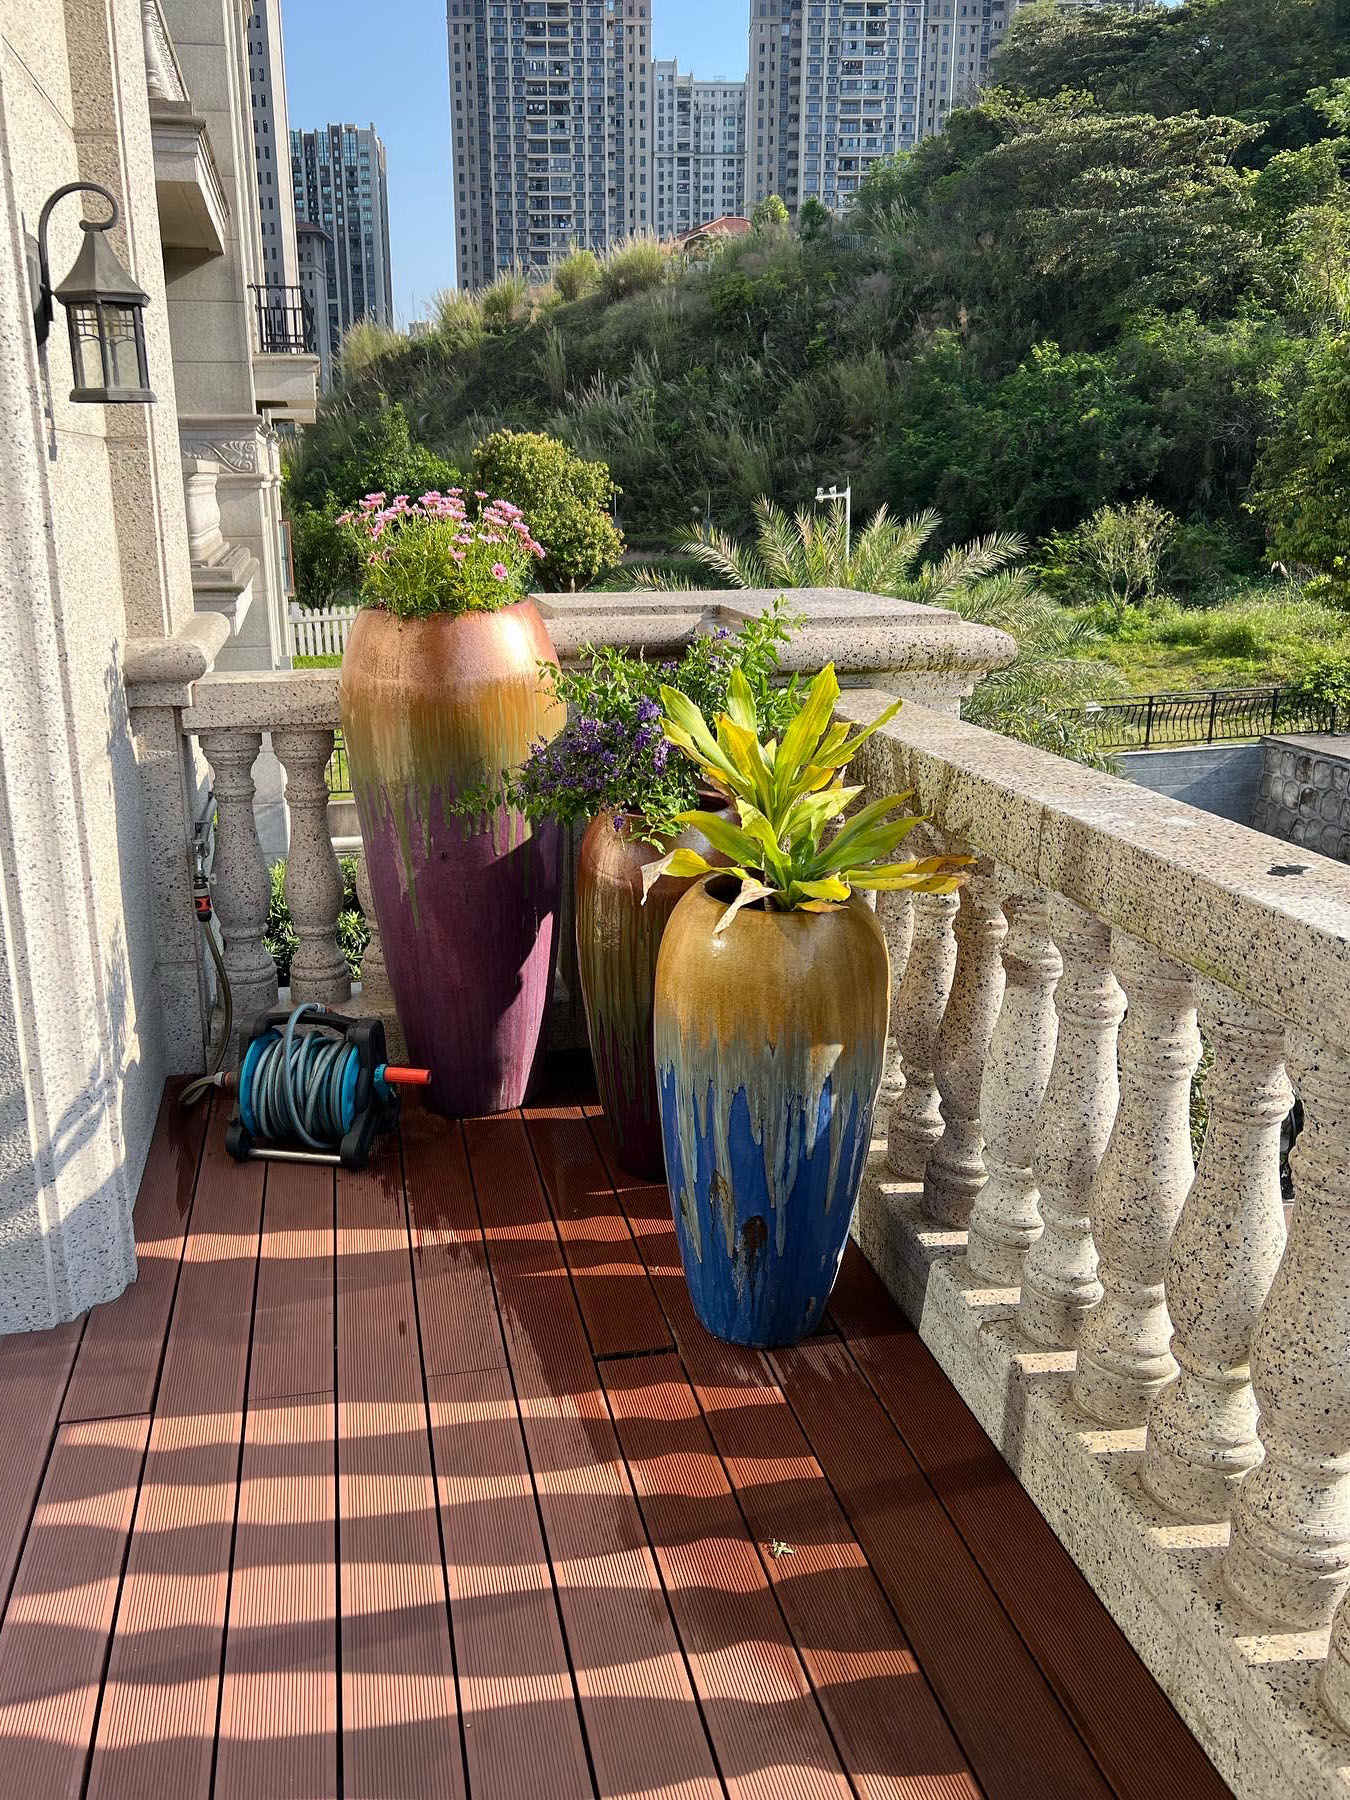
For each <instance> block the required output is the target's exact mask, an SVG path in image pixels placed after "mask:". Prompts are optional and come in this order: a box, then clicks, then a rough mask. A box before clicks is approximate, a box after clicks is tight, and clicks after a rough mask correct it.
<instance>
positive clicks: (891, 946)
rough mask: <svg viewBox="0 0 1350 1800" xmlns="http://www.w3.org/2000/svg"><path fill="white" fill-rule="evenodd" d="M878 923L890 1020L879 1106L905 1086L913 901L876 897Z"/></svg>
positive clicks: (906, 897)
mask: <svg viewBox="0 0 1350 1800" xmlns="http://www.w3.org/2000/svg"><path fill="white" fill-rule="evenodd" d="M877 921H878V923H879V924H880V926H881V931H882V936H883V937H884V938H885V939H886V951H887V954H888V955H889V957H890V959H891V1021H890V1032H889V1035H888V1036H887V1039H886V1067H885V1070H884V1072H883V1074H882V1077H881V1094H880V1099H881V1104H882V1105H883V1106H894V1104H895V1102H896V1100H897V1099H898V1098H899V1095H900V1093H901V1090H902V1089H903V1088H904V1085H905V1070H904V1058H903V1057H902V1055H901V1053H900V1018H901V993H902V990H903V984H904V979H905V970H906V968H907V966H908V964H909V953H910V949H911V947H912V946H913V943H914V901H913V898H912V896H911V895H909V894H905V893H892V894H879V895H878V896H877Z"/></svg>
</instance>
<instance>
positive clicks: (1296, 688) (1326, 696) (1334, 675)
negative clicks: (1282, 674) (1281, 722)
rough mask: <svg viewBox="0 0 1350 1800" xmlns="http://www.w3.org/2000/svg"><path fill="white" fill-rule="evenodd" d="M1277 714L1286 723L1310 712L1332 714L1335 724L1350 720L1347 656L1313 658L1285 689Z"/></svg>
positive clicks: (1349, 666)
mask: <svg viewBox="0 0 1350 1800" xmlns="http://www.w3.org/2000/svg"><path fill="white" fill-rule="evenodd" d="M1281 711H1282V712H1283V713H1284V714H1285V716H1286V718H1288V719H1290V720H1298V719H1302V718H1306V716H1307V715H1308V714H1309V713H1310V712H1314V713H1315V712H1322V713H1325V714H1329V715H1334V716H1335V717H1336V720H1337V723H1338V724H1339V723H1340V722H1341V721H1342V720H1350V656H1347V655H1344V654H1341V655H1339V656H1338V655H1322V656H1316V657H1313V658H1312V659H1311V660H1310V661H1309V663H1308V666H1307V668H1306V669H1305V670H1304V671H1303V673H1302V674H1301V675H1299V676H1297V677H1296V678H1295V679H1294V680H1293V681H1291V682H1290V683H1289V684H1288V686H1287V687H1286V689H1285V691H1284V694H1283V695H1282V697H1281Z"/></svg>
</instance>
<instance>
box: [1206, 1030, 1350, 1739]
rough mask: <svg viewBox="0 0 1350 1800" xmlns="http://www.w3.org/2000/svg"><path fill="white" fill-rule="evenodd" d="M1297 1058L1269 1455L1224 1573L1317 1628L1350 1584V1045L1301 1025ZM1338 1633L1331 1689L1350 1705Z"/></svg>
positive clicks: (1267, 1336) (1266, 1349)
mask: <svg viewBox="0 0 1350 1800" xmlns="http://www.w3.org/2000/svg"><path fill="white" fill-rule="evenodd" d="M1288 1065H1289V1073H1290V1075H1291V1076H1292V1077H1293V1080H1294V1085H1295V1087H1296V1088H1297V1089H1298V1092H1299V1097H1300V1099H1301V1100H1302V1101H1303V1107H1304V1127H1303V1131H1302V1133H1301V1134H1300V1136H1299V1140H1298V1143H1297V1145H1296V1146H1295V1148H1294V1154H1293V1159H1292V1160H1293V1168H1294V1200H1295V1204H1294V1211H1293V1215H1292V1218H1291V1220H1290V1225H1289V1242H1288V1244H1287V1245H1286V1247H1285V1252H1284V1256H1283V1258H1282V1259H1281V1262H1280V1267H1279V1272H1278V1274H1277V1275H1276V1277H1275V1280H1274V1282H1273V1283H1272V1285H1271V1289H1270V1293H1269V1295H1268V1296H1267V1299H1266V1303H1265V1305H1264V1306H1263V1307H1262V1308H1261V1314H1260V1317H1259V1318H1258V1319H1257V1322H1256V1329H1255V1331H1253V1333H1252V1347H1251V1373H1252V1387H1253V1388H1254V1389H1255V1392H1256V1399H1257V1404H1258V1406H1259V1408H1260V1413H1259V1418H1258V1421H1257V1435H1258V1436H1259V1437H1260V1439H1261V1444H1262V1447H1263V1448H1264V1450H1265V1456H1264V1457H1263V1458H1262V1460H1261V1462H1260V1464H1259V1465H1258V1466H1257V1467H1256V1468H1255V1469H1253V1470H1252V1472H1251V1474H1250V1475H1249V1476H1248V1477H1247V1479H1246V1480H1245V1481H1244V1482H1243V1483H1242V1486H1241V1487H1240V1488H1239V1489H1238V1494H1237V1499H1236V1500H1235V1502H1234V1504H1233V1529H1232V1534H1231V1536H1230V1538H1229V1543H1228V1550H1227V1554H1226V1555H1225V1557H1224V1560H1223V1576H1224V1580H1225V1582H1226V1583H1227V1585H1228V1587H1229V1589H1230V1590H1231V1591H1232V1592H1233V1593H1234V1594H1235V1595H1236V1596H1237V1598H1238V1599H1239V1600H1240V1601H1241V1602H1242V1603H1243V1605H1244V1606H1246V1607H1247V1608H1248V1609H1249V1610H1250V1611H1252V1612H1254V1613H1256V1614H1258V1615H1259V1616H1260V1617H1261V1618H1263V1619H1267V1620H1269V1621H1271V1622H1272V1623H1274V1624H1277V1625H1282V1626H1286V1627H1289V1628H1292V1629H1294V1630H1310V1629H1312V1628H1314V1627H1318V1626H1323V1625H1326V1624H1327V1623H1328V1621H1329V1620H1330V1619H1331V1616H1332V1614H1333V1612H1334V1611H1335V1609H1336V1603H1337V1601H1338V1600H1339V1599H1340V1597H1341V1595H1342V1593H1343V1592H1344V1591H1345V1588H1346V1585H1347V1583H1350V1158H1347V1155H1346V1140H1347V1133H1348V1132H1350V1057H1347V1056H1346V1055H1344V1054H1343V1053H1342V1052H1340V1051H1336V1050H1330V1049H1324V1048H1322V1047H1321V1046H1320V1045H1318V1044H1317V1043H1316V1042H1314V1041H1313V1040H1312V1039H1310V1038H1309V1037H1307V1036H1306V1035H1305V1034H1304V1033H1302V1032H1290V1034H1289V1045H1288ZM1338 1624H1339V1621H1338ZM1334 1636H1335V1642H1334V1644H1333V1656H1332V1663H1330V1664H1328V1674H1327V1676H1326V1680H1325V1684H1324V1689H1323V1692H1324V1696H1325V1698H1326V1699H1327V1702H1328V1704H1329V1705H1330V1706H1331V1707H1332V1710H1333V1711H1335V1712H1336V1713H1337V1716H1338V1717H1344V1716H1345V1715H1344V1713H1343V1711H1342V1707H1343V1696H1344V1691H1345V1690H1344V1673H1343V1671H1342V1670H1341V1669H1340V1668H1338V1667H1335V1666H1334V1665H1335V1664H1336V1663H1339V1662H1341V1661H1343V1659H1344V1640H1345V1636H1346V1633H1345V1631H1344V1630H1343V1629H1338V1630H1337V1632H1336V1633H1335V1634H1334Z"/></svg>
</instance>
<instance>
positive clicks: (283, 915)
mask: <svg viewBox="0 0 1350 1800" xmlns="http://www.w3.org/2000/svg"><path fill="white" fill-rule="evenodd" d="M338 866H339V867H340V869H341V870H342V905H341V907H340V909H339V911H338V920H337V941H338V949H339V950H340V951H341V952H342V954H343V955H344V956H345V957H346V959H347V967H348V968H349V969H350V970H351V972H352V980H353V981H356V980H359V978H360V975H361V958H362V956H363V955H364V954H365V949H366V945H367V944H368V943H369V942H370V929H369V927H368V926H367V924H366V915H365V914H364V912H362V910H361V902H360V900H359V899H358V898H357V895H356V858H355V857H354V856H342V857H339V858H338ZM271 878H272V897H271V900H270V901H269V903H268V908H267V929H266V931H265V932H264V933H263V945H264V947H265V948H266V950H267V953H268V955H269V956H270V957H271V958H272V961H273V962H274V963H275V964H276V965H277V981H278V982H279V983H280V985H281V986H282V987H287V986H289V984H290V979H291V958H292V957H293V956H294V955H295V952H296V951H297V949H298V948H299V947H300V939H299V938H298V937H297V935H296V931H295V926H294V925H293V924H292V923H291V908H290V903H289V902H288V900H287V899H286V860H285V858H284V857H283V858H282V860H281V861H280V862H276V863H273V864H272V868H271Z"/></svg>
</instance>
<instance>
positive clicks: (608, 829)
mask: <svg viewBox="0 0 1350 1800" xmlns="http://www.w3.org/2000/svg"><path fill="white" fill-rule="evenodd" d="M725 804H726V802H725V801H724V800H722V799H721V798H720V797H719V796H714V797H711V798H710V797H709V796H707V795H703V796H702V797H701V798H700V800H699V805H700V806H702V807H704V808H705V809H706V810H710V811H720V810H721V809H722V808H723V807H724V806H725ZM642 829H643V820H642V819H641V817H640V816H639V815H637V814H632V813H613V812H604V813H601V814H600V815H599V816H598V817H597V818H595V819H593V820H592V821H591V823H590V825H589V827H588V828H587V831H586V835H585V837H583V838H582V840H581V851H580V855H579V858H578V861H577V882H576V926H577V964H578V968H579V970H580V975H581V995H582V999H583V1001H584V1002H585V1006H586V1029H587V1032H588V1034H589V1037H590V1042H591V1057H592V1059H593V1061H594V1063H595V1080H596V1086H597V1087H598V1088H599V1090H600V1100H601V1103H602V1105H603V1106H604V1109H605V1116H606V1118H607V1119H608V1120H609V1126H610V1130H611V1132H612V1133H613V1137H614V1143H615V1148H616V1150H617V1152H618V1157H619V1161H620V1162H621V1163H622V1165H623V1167H624V1168H625V1169H627V1170H628V1171H629V1173H630V1174H632V1175H644V1176H647V1177H649V1178H650V1179H651V1180H653V1181H661V1180H663V1179H664V1174H665V1163H664V1160H663V1157H662V1153H661V1113H660V1108H659V1107H658V1105H657V1095H656V1069H655V1065H654V1063H653V1060H652V1000H653V995H654V992H655V987H656V957H657V952H658V951H659V950H660V948H661V936H662V933H663V932H664V931H665V928H666V921H667V920H668V919H669V918H670V915H671V914H672V913H673V912H674V910H675V908H676V906H677V905H678V904H679V902H680V900H681V899H682V898H683V896H684V894H685V893H686V892H687V891H688V889H689V887H690V885H691V883H690V881H688V880H676V879H675V878H674V877H673V876H670V875H663V876H662V877H661V879H660V880H659V881H658V882H657V883H656V885H655V886H654V887H653V889H652V891H651V893H650V894H649V896H648V898H647V904H646V905H645V906H644V905H643V904H642V871H643V870H644V869H645V868H646V867H647V865H648V864H649V863H653V862H655V861H657V859H658V858H659V857H662V856H664V855H665V853H666V850H668V849H672V848H674V847H675V846H676V845H679V846H680V847H682V848H686V849H690V850H697V851H698V852H699V854H700V855H701V856H704V857H706V858H707V859H708V861H709V862H721V861H723V860H724V859H723V858H721V857H719V856H718V855H717V854H716V852H715V851H714V850H713V848H712V845H711V844H710V843H709V842H708V840H707V839H706V838H705V837H704V836H703V835H702V833H701V832H698V831H694V830H688V831H683V832H681V833H680V835H679V836H678V837H676V838H672V839H670V840H669V842H668V843H667V844H666V847H665V849H661V850H658V849H655V848H654V847H653V846H652V845H651V844H646V843H643V842H642V840H641V833H642Z"/></svg>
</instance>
